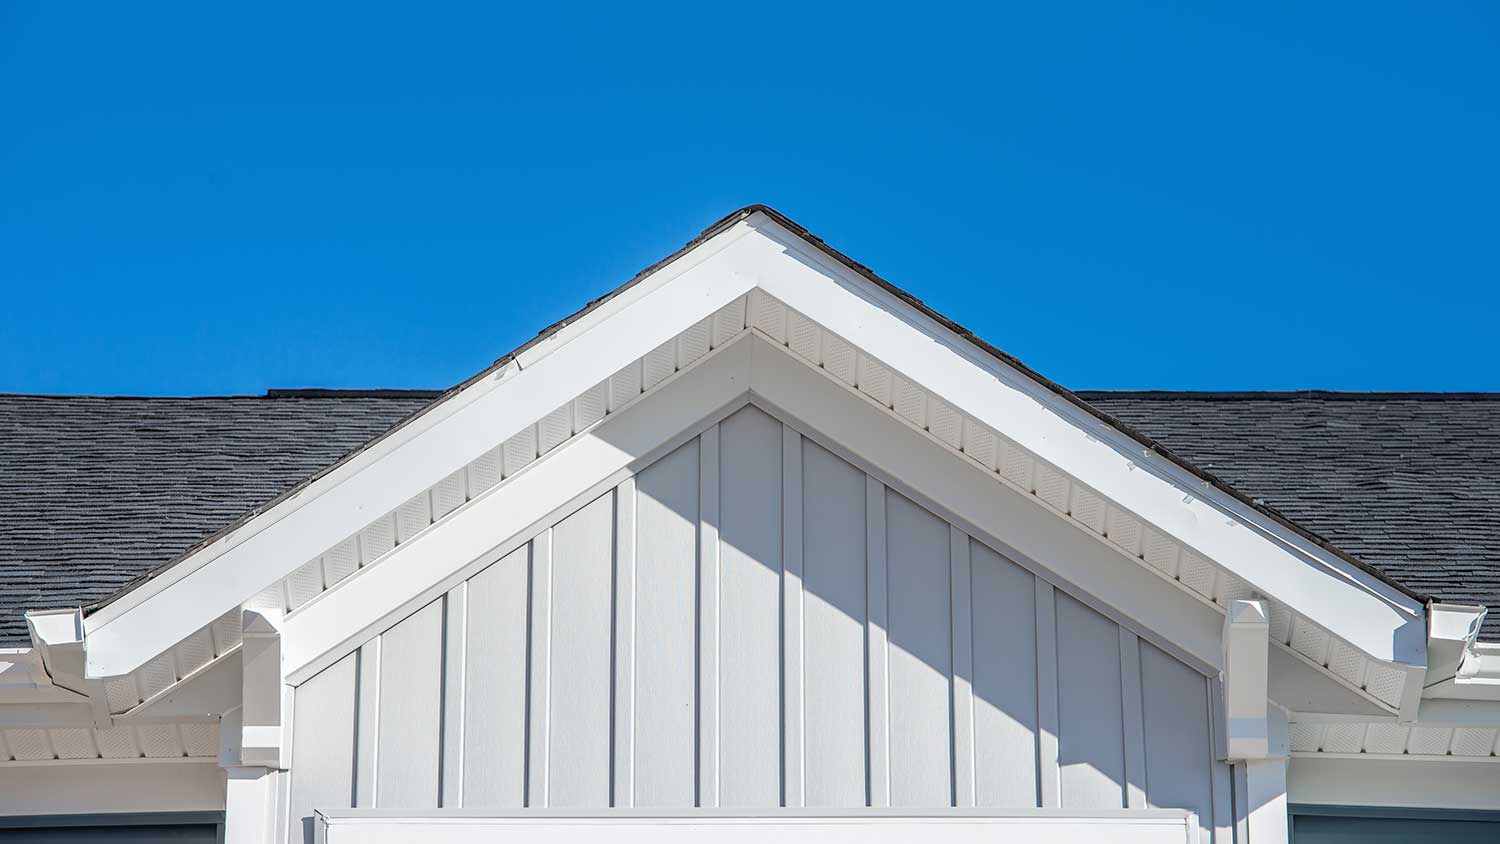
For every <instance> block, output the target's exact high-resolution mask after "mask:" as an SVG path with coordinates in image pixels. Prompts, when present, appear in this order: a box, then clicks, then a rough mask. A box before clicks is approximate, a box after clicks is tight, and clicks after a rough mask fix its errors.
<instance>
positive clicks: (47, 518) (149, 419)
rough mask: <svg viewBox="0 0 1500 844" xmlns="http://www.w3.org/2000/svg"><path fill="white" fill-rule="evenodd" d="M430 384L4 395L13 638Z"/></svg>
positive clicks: (4, 630) (2, 615)
mask: <svg viewBox="0 0 1500 844" xmlns="http://www.w3.org/2000/svg"><path fill="white" fill-rule="evenodd" d="M437 395H438V394H437V393H427V392H409V393H402V392H391V391H379V392H371V393H340V392H336V391H335V392H319V391H307V392H299V391H274V392H273V393H272V394H269V395H268V396H232V397H215V398H100V397H81V396H65V397H55V396H13V395H11V396H0V642H4V641H7V640H16V639H25V638H26V637H27V632H26V620H25V618H24V617H23V613H25V612H26V611H27V610H35V609H59V608H64V607H76V606H81V605H85V604H90V603H93V602H95V601H98V600H101V599H103V598H105V597H107V596H109V595H111V594H112V593H114V592H115V591H117V590H119V589H120V588H121V587H122V586H124V585H125V584H127V583H129V582H130V581H131V580H133V579H135V578H136V577H139V576H140V575H143V574H144V573H146V572H148V571H150V570H151V569H153V568H156V567H157V566H160V565H162V564H163V563H167V562H169V561H171V560H173V559H175V558H177V557H178V556H180V555H181V554H182V553H183V552H185V551H187V550H188V549H189V548H191V547H192V546H193V545H195V544H196V543H198V542H199V541H200V540H203V539H204V538H206V537H208V536H210V535H212V534H213V533H215V532H217V531H218V530H219V529H221V528H223V527H225V526H227V525H228V524H229V523H231V522H232V521H234V520H235V519H236V518H238V517H239V516H241V515H243V514H244V513H245V512H246V511H249V510H251V509H253V508H255V507H257V506H259V505H261V504H264V503H266V502H267V501H269V500H271V499H272V498H275V497H276V496H277V495H279V494H281V493H282V492H285V491H286V490H287V489H289V488H291V487H293V486H295V485H296V484H297V483H298V482H299V481H301V480H303V479H305V478H306V477H307V476H309V475H311V474H313V473H314V472H316V471H318V470H319V469H321V468H323V467H324V466H327V465H328V464H330V463H332V462H334V461H335V460H337V459H338V458H340V457H342V456H343V455H344V454H345V453H347V452H348V451H350V450H351V449H354V448H357V447H358V446H360V445H363V444H364V443H365V442H366V441H367V440H369V439H371V438H372V437H375V436H377V435H378V434H381V433H383V432H384V431H386V430H387V429H388V428H390V427H391V426H393V425H395V424H396V423H397V422H399V421H400V420H401V419H402V418H404V417H406V416H407V415H409V414H411V413H412V412H414V411H416V410H419V409H421V408H422V407H425V406H426V405H427V404H428V403H429V402H431V401H432V399H433V398H435V397H436V396H437Z"/></svg>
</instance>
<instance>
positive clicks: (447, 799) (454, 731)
mask: <svg viewBox="0 0 1500 844" xmlns="http://www.w3.org/2000/svg"><path fill="white" fill-rule="evenodd" d="M468 597H469V582H468V581H463V582H462V583H459V584H458V585H457V586H455V587H453V588H452V589H449V590H448V595H447V597H446V598H445V599H444V600H445V603H444V605H443V609H444V613H443V615H444V618H443V738H442V741H443V746H442V757H443V769H442V773H441V776H442V782H443V785H442V802H441V803H440V804H439V805H440V806H442V807H443V808H445V809H446V808H453V807H458V806H462V805H463V804H464V675H465V673H466V671H467V665H468V661H467V660H466V659H465V656H464V646H465V643H466V642H467V641H468V631H469V626H468V603H469V602H468Z"/></svg>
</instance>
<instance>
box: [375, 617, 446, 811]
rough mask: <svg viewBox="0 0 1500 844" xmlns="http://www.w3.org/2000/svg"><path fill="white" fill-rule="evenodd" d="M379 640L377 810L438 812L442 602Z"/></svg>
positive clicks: (409, 619)
mask: <svg viewBox="0 0 1500 844" xmlns="http://www.w3.org/2000/svg"><path fill="white" fill-rule="evenodd" d="M380 638H381V647H380V732H379V739H378V742H379V745H380V748H379V751H378V752H379V754H380V757H379V758H380V766H379V771H378V772H377V774H376V780H375V799H376V801H377V805H379V806H380V807H381V808H401V809H433V808H437V805H438V748H439V745H440V744H441V739H442V736H441V734H440V733H439V723H440V722H441V720H442V698H443V687H442V682H443V601H442V599H441V598H439V599H438V600H436V601H433V602H432V603H430V604H428V605H427V606H425V607H423V608H422V609H420V610H417V611H416V612H415V613H413V614H412V615H411V616H409V617H407V618H406V620H404V621H402V622H401V623H399V624H397V625H396V626H395V627H392V628H391V629H390V630H388V631H386V632H385V634H384V635H382V636H381V637H380Z"/></svg>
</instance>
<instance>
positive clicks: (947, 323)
mask: <svg viewBox="0 0 1500 844" xmlns="http://www.w3.org/2000/svg"><path fill="white" fill-rule="evenodd" d="M757 213H759V214H764V215H765V216H766V217H768V218H770V219H771V220H772V221H773V222H775V223H777V224H778V225H780V226H782V227H784V228H786V229H787V230H788V231H790V232H792V233H793V234H795V235H796V236H798V237H799V238H801V239H802V240H804V241H806V242H807V243H808V244H810V245H812V246H814V247H815V248H817V249H818V250H819V251H820V252H822V253H824V254H825V255H827V256H828V257H830V258H832V259H834V260H835V261H837V262H838V263H840V264H842V265H843V266H844V267H846V268H848V269H849V270H851V271H853V272H855V273H857V274H859V275H860V276H861V277H863V278H865V279H866V280H868V281H870V282H871V283H873V284H875V285H877V286H879V287H880V288H881V289H883V290H885V291H887V292H888V293H890V294H891V295H893V296H895V297H897V298H898V299H900V300H901V301H903V302H904V303H906V304H907V305H909V306H911V307H913V308H915V309H916V310H918V311H919V312H921V313H922V314H923V315H924V316H926V317H928V318H930V319H932V320H934V321H935V322H937V323H939V324H940V325H942V326H943V327H944V328H946V329H947V330H949V331H951V332H953V333H954V334H956V335H958V336H959V337H961V338H962V339H964V340H965V341H967V342H968V343H970V344H971V345H973V346H974V347H976V348H978V349H979V350H981V351H983V352H984V353H985V354H987V355H990V356H991V357H994V358H996V359H998V360H1000V361H1001V362H1002V363H1004V364H1006V365H1007V366H1010V367H1012V368H1014V369H1015V370H1016V371H1017V372H1019V373H1021V374H1022V375H1024V376H1025V377H1026V378H1028V379H1030V380H1032V381H1033V382H1035V383H1037V384H1039V385H1041V386H1042V387H1044V388H1046V389H1047V390H1049V391H1051V392H1052V393H1055V394H1056V395H1058V396H1059V397H1061V398H1063V399H1065V400H1066V401H1068V402H1069V403H1071V404H1073V405H1075V406H1076V407H1078V408H1079V409H1080V410H1082V411H1084V412H1086V413H1088V414H1089V415H1091V416H1094V417H1095V418H1097V419H1099V420H1100V421H1102V422H1104V423H1105V424H1107V425H1109V426H1110V427H1112V428H1114V429H1116V430H1118V431H1119V432H1120V433H1122V434H1124V435H1125V436H1127V437H1129V438H1131V439H1132V440H1134V441H1135V442H1137V443H1139V444H1140V445H1141V446H1142V447H1144V448H1146V449H1148V450H1149V451H1151V452H1152V453H1154V454H1157V455H1159V456H1161V457H1162V458H1164V459H1166V460H1168V461H1170V462H1171V463H1173V464H1174V465H1176V466H1178V467H1179V468H1181V469H1182V470H1184V471H1186V472H1188V473H1189V474H1191V475H1193V476H1195V477H1196V478H1198V479H1199V480H1201V481H1203V482H1205V483H1207V484H1209V485H1211V486H1212V487H1214V488H1215V489H1217V490H1219V491H1220V492H1222V493H1224V494H1225V495H1228V496H1231V497H1232V498H1234V499H1235V500H1236V501H1238V502H1240V503H1241V504H1243V505H1244V506H1246V507H1249V508H1251V509H1252V510H1254V511H1255V512H1256V513H1259V514H1260V515H1262V516H1264V517H1265V518H1267V519H1269V520H1271V521H1273V522H1275V523H1276V524H1278V525H1280V526H1282V527H1284V528H1286V529H1287V530H1290V531H1292V532H1293V533H1295V534H1296V535H1298V536H1300V537H1301V538H1303V539H1305V540H1307V541H1308V542H1310V543H1312V544H1313V545H1315V546H1317V547H1318V548H1320V549H1322V550H1324V551H1326V552H1328V553H1330V554H1332V555H1334V556H1335V557H1337V558H1338V559H1340V560H1342V561H1343V562H1346V563H1348V564H1349V565H1351V566H1354V567H1355V568H1357V569H1359V570H1360V571H1362V572H1364V573H1366V574H1369V575H1370V576H1371V577H1374V578H1375V579H1377V580H1379V581H1380V582H1382V583H1384V584H1386V585H1387V586H1390V587H1391V588H1393V589H1395V590H1396V591H1398V592H1400V593H1401V594H1403V595H1406V596H1407V597H1410V598H1412V599H1414V600H1416V601H1420V602H1421V603H1423V604H1427V603H1431V602H1432V598H1430V597H1429V596H1427V595H1425V594H1423V593H1421V592H1418V591H1416V590H1414V589H1411V588H1410V587H1408V586H1406V585H1404V584H1402V583H1399V582H1398V581H1396V580H1394V579H1392V578H1391V577H1390V576H1389V575H1387V574H1386V573H1384V572H1382V571H1381V570H1379V569H1378V568H1376V567H1374V566H1371V565H1370V564H1368V563H1366V562H1364V561H1363V560H1360V559H1359V558H1357V557H1355V556H1354V555H1353V554H1350V553H1349V552H1347V551H1345V550H1343V549H1341V548H1339V547H1338V546H1337V545H1335V544H1333V543H1332V542H1330V541H1329V540H1328V539H1326V538H1324V537H1323V536H1321V535H1319V534H1318V533H1317V532H1315V531H1313V530H1311V529H1309V528H1307V527H1304V526H1302V525H1299V524H1297V523H1296V522H1294V521H1292V520H1291V519H1288V518H1287V517H1286V516H1284V515H1282V514H1280V513H1278V512H1277V511H1275V510H1274V509H1271V508H1269V507H1266V506H1265V505H1263V504H1259V503H1257V502H1256V500H1255V499H1254V498H1253V497H1251V496H1249V495H1246V494H1245V493H1243V492H1240V491H1239V490H1238V489H1235V488H1234V487H1233V486H1231V485H1230V484H1229V483H1228V482H1226V481H1224V480H1223V479H1221V478H1219V477H1217V476H1215V475H1214V474H1212V473H1210V472H1208V471H1205V470H1203V469H1201V468H1199V467H1198V466H1196V465H1194V464H1193V463H1192V462H1191V461H1189V460H1187V459H1185V458H1183V457H1181V456H1179V455H1177V454H1175V453H1174V452H1172V451H1171V450H1170V449H1168V448H1167V447H1166V446H1164V445H1163V444H1161V443H1159V442H1157V441H1156V440H1154V439H1152V438H1151V437H1150V436H1147V435H1146V434H1145V433H1144V432H1142V431H1140V430H1138V429H1136V428H1134V427H1133V426H1131V425H1129V424H1128V423H1126V422H1124V421H1123V420H1121V419H1119V418H1118V417H1116V416H1113V415H1111V414H1109V413H1106V412H1104V411H1103V410H1100V409H1099V408H1097V407H1094V406H1093V405H1091V404H1089V403H1088V402H1087V401H1086V400H1085V399H1084V398H1083V397H1081V396H1080V395H1078V394H1077V393H1075V392H1074V391H1072V390H1069V389H1068V388H1066V387H1064V386H1062V385H1061V384H1059V383H1057V382H1055V381H1053V380H1052V379H1050V378H1048V377H1046V376H1045V375H1042V374H1041V373H1040V372H1037V371H1036V370H1035V369H1032V368H1031V367H1029V366H1027V365H1026V364H1024V363H1022V362H1021V360H1020V359H1019V358H1017V357H1015V356H1014V355H1011V354H1010V353H1008V352H1006V351H1005V350H1003V349H1000V348H998V347H997V346H994V345H992V344H991V343H989V342H988V341H986V340H984V339H983V338H982V337H980V336H979V335H977V334H975V333H974V332H973V331H971V330H969V329H968V328H965V327H964V326H963V325H961V324H960V323H958V322H957V321H955V320H953V319H952V318H950V317H948V316H945V315H943V314H941V313H939V312H937V311H936V310H933V309H932V308H931V307H929V306H928V305H927V304H926V303H924V302H923V301H922V300H921V299H918V298H917V297H916V296H913V295H912V294H911V293H909V292H907V291H906V290H903V289H902V288H900V287H897V286H896V285H894V284H892V283H891V282H889V281H887V280H885V279H884V278H881V277H880V276H879V275H877V274H876V273H875V271H874V270H871V269H870V268H869V267H867V266H865V265H864V264H862V263H860V262H858V261H856V260H854V259H853V258H850V257H849V256H847V255H845V254H844V253H842V252H840V251H839V250H837V249H835V248H833V247H832V246H830V245H828V244H827V243H826V242H825V241H824V240H823V239H822V238H820V237H818V236H817V235H815V234H813V233H812V232H810V231H808V230H807V229H806V228H805V227H803V226H802V225H801V224H799V223H797V222H795V221H793V220H792V219H791V218H789V217H787V216H786V215H784V214H782V213H781V212H779V211H777V210H776V209H774V208H771V207H770V206H768V205H763V204H758V203H757V204H752V205H747V206H745V207H743V208H740V209H738V210H736V211H734V212H732V213H730V214H728V215H726V216H724V217H723V218H721V219H719V220H717V221H716V222H714V223H713V224H712V225H710V226H709V227H708V228H706V229H704V230H703V231H702V232H700V233H699V234H698V235H697V236H696V237H694V238H693V239H692V240H689V241H688V242H687V243H686V244H684V245H683V246H682V247H681V248H679V249H678V250H676V251H675V252H673V253H672V254H670V255H668V256H666V257H665V258H662V259H661V260H660V261H657V262H656V263H654V264H652V265H651V266H649V267H646V268H645V269H643V270H641V271H640V272H638V273H636V274H635V275H634V276H633V277H632V278H631V279H630V280H629V281H626V282H625V283H624V284H622V285H620V286H619V287H616V288H615V289H613V290H611V291H609V292H608V293H605V294H604V295H602V296H600V297H598V298H596V299H593V300H591V301H589V302H588V303H587V304H585V305H584V306H583V307H582V308H580V309H579V310H577V311H575V312H574V313H572V314H569V315H568V316H566V317H563V318H562V319H560V320H558V321H557V322H554V323H552V324H551V325H549V326H547V327H546V328H543V329H542V330H541V331H539V332H537V334H536V336H535V337H532V338H531V339H530V340H528V341H526V342H525V343H523V344H521V345H520V346H518V347H516V348H515V349H513V350H511V351H510V352H508V353H507V354H505V355H504V356H502V357H500V358H498V359H497V360H495V362H494V363H492V364H490V365H489V366H487V367H485V368H484V369H482V370H480V371H479V372H477V373H475V374H474V375H472V376H470V377H468V378H466V379H464V380H463V381H461V382H459V383H458V384H456V385H454V386H453V387H451V388H449V389H448V390H445V391H442V392H441V393H439V394H438V395H437V397H436V398H434V399H433V400H432V401H431V402H430V403H428V404H427V405H425V406H424V407H422V408H421V409H419V410H417V411H415V412H413V413H412V414H410V415H408V416H407V417H406V418H404V419H402V420H401V421H400V422H397V423H396V424H395V425H393V426H392V427H391V428H389V429H388V430H386V431H385V432H384V433H382V434H380V435H379V436H376V437H374V438H372V439H371V440H369V441H368V442H366V443H364V444H363V445H361V446H359V447H358V448H355V449H353V450H351V451H350V452H349V453H347V454H345V455H344V456H343V457H341V458H339V459H338V460H336V461H334V462H333V463H330V464H329V465H328V466H325V467H324V468H323V469H321V470H319V471H317V472H315V473H313V474H312V475H309V476H308V477H307V478H305V479H303V480H302V481H301V482H299V483H298V484H296V485H295V486H293V487H291V488H289V489H287V490H286V491H284V492H283V493H281V494H280V495H278V496H276V497H275V498H273V499H271V500H269V501H266V502H265V503H264V504H261V505H260V506H258V507H255V508H254V509H252V510H250V511H248V512H246V513H245V514H243V515H242V516H240V517H239V518H238V519H235V520H234V521H233V522H231V523H229V524H227V525H225V526H224V528H222V529H221V530H219V531H216V532H215V533H213V534H212V535H210V536H207V537H205V538H204V539H202V540H201V541H199V542H198V543H196V544H194V545H193V546H192V547H190V548H188V549H187V550H186V551H184V552H182V553H181V554H179V555H177V556H176V557H174V558H173V559H172V560H169V561H168V562H166V563H163V564H161V565H159V566H157V567H155V568H153V569H152V570H150V571H149V572H146V573H145V574H143V575H141V576H139V577H137V578H135V579H133V580H131V581H130V582H129V583H127V584H125V585H124V586H122V587H121V588H120V589H118V590H116V591H115V592H114V593H113V594H111V595H110V596H108V597H106V598H104V599H102V600H100V601H96V602H94V603H92V604H90V605H88V606H86V607H84V612H85V614H89V613H93V612H96V611H98V610H99V609H102V608H103V607H106V606H108V605H109V604H111V603H113V602H115V601H117V600H119V599H120V598H121V597H123V596H125V595H126V594H129V593H130V592H132V591H133V590H135V589H137V588H139V587H141V586H142V585H144V584H146V583H148V582H150V581H151V580H152V579H154V578H156V577H158V576H160V575H161V574H162V573H163V572H166V571H167V570H169V569H171V568H172V567H174V566H176V565H177V564H179V563H181V562H182V561H184V560H186V559H188V558H190V557H192V556H193V555H194V554H196V553H197V552H198V551H200V550H202V549H203V548H205V547H207V546H209V545H212V544H213V543H214V542H217V541H218V540H220V539H222V538H224V537H225V536H227V535H229V534H231V533H233V532H235V531H237V530H239V529H240V528H242V527H244V526H245V525H246V524H248V523H249V522H251V521H253V520H254V519H255V518H256V517H257V516H259V515H261V514H262V513H264V512H266V511H267V510H270V509H271V508H273V507H275V506H276V505H278V504H280V503H281V502H283V501H285V500H287V499H289V498H292V497H294V496H296V495H297V494H299V493H300V492H301V491H302V490H304V489H306V488H307V487H308V486H310V485H312V484H313V483H316V482H317V481H318V480H319V479H320V478H322V477H324V476H325V475H327V474H329V473H330V472H333V471H334V470H336V469H337V468H339V467H340V466H343V465H344V464H346V463H348V462H349V461H350V460H352V459H354V458H355V457H356V456H358V455H359V454H361V453H363V452H365V451H367V450H369V449H370V448H372V447H374V446H375V445H377V444H378V443H380V442H382V441H383V440H385V439H386V438H388V437H390V436H392V435H394V434H395V433H396V432H398V431H400V430H402V429H403V428H405V427H406V426H408V425H410V424H412V423H413V422H414V421H416V420H417V419H419V418H421V417H422V416H424V415H426V414H427V413H429V412H431V411H432V410H433V409H434V408H436V407H438V406H439V405H441V404H443V403H444V402H446V401H447V400H448V399H450V398H452V397H453V396H455V395H457V394H458V393H460V392H462V391H463V390H464V389H465V388H467V387H469V386H470V385H473V384H475V383H477V382H479V381H481V380H483V379H484V378H486V377H489V376H490V375H492V374H494V373H495V372H497V371H499V370H500V369H502V368H504V367H505V366H507V365H508V364H510V363H512V362H513V361H515V360H516V359H517V358H519V357H520V356H521V355H523V354H524V353H525V352H527V351H528V350H530V349H531V348H533V347H534V346H537V345H539V344H541V343H543V342H545V341H546V340H548V339H549V338H551V337H552V336H553V335H555V334H557V333H558V332H559V331H561V330H563V329H564V328H566V327H567V326H569V325H572V324H573V323H575V322H577V321H578V320H579V319H581V318H583V317H584V316H586V315H588V314H589V313H591V312H592V311H594V310H595V309H597V308H599V307H600V306H601V305H604V304H605V303H607V302H609V301H611V300H612V299H615V298H616V297H618V296H620V295H621V294H623V293H625V292H626V291H628V290H630V289H631V288H632V287H634V286H636V285H637V284H639V283H640V282H642V281H644V280H645V279H647V278H649V277H650V276H651V275H652V274H654V273H655V272H656V271H657V270H659V269H661V268H662V267H664V266H667V265H668V264H671V263H672V262H674V261H676V260H677V259H679V258H681V257H682V256H683V255H685V254H687V253H688V252H691V251H692V250H693V249H695V248H696V247H698V246H699V245H701V244H703V243H704V242H706V241H708V240H710V239H712V238H713V237H715V236H716V235H718V234H720V233H722V232H723V231H725V230H726V229H729V228H730V227H732V226H734V225H735V224H737V223H739V222H741V221H743V220H745V219H747V218H749V217H751V216H752V215H755V214H757ZM273 392H279V391H268V393H267V395H268V396H269V395H271V394H272V393H273ZM287 392H291V391H287ZM1222 395H1226V396H1231V395H1237V394H1234V393H1225V394H1222ZM1245 395H1248V394H1245ZM1262 395H1264V394H1262Z"/></svg>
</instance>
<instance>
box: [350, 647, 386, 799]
mask: <svg viewBox="0 0 1500 844" xmlns="http://www.w3.org/2000/svg"><path fill="white" fill-rule="evenodd" d="M357 676H358V682H359V692H358V694H359V701H358V703H357V704H356V716H355V717H356V719H357V720H356V722H355V724H356V728H355V729H356V735H355V744H356V745H357V752H356V754H355V758H356V759H357V760H358V763H357V765H356V768H355V772H354V805H356V806H358V807H360V808H362V809H364V808H370V809H373V808H375V807H376V801H375V794H376V789H375V779H376V777H378V776H379V775H380V637H379V636H376V637H375V638H374V639H371V640H370V641H369V642H367V643H365V644H364V645H363V646H361V647H360V649H359V670H358V675H357Z"/></svg>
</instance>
